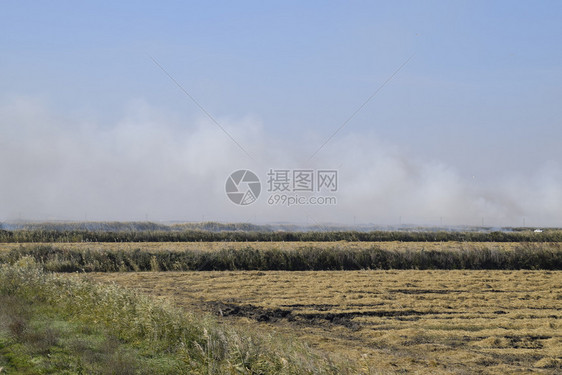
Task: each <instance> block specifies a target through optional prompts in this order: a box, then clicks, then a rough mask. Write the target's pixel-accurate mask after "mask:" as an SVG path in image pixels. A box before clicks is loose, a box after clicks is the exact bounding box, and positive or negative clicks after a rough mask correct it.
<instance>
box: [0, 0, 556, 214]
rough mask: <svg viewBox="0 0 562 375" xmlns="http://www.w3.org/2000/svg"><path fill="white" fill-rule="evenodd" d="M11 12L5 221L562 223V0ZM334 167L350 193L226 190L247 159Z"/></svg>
mask: <svg viewBox="0 0 562 375" xmlns="http://www.w3.org/2000/svg"><path fill="white" fill-rule="evenodd" d="M1 8H2V11H1V12H0V48H1V50H2V54H1V58H0V82H1V83H2V84H1V85H0V109H1V112H0V115H1V117H0V131H1V132H0V137H2V138H4V139H2V138H0V145H5V146H6V145H9V146H7V147H4V148H3V151H2V155H1V156H2V161H1V162H0V171H2V173H3V174H4V175H5V176H7V177H8V178H6V179H5V180H4V181H3V186H4V191H5V192H4V193H3V194H2V196H3V198H4V201H0V219H14V218H17V217H24V218H28V219H80V220H81V219H84V218H88V219H92V220H113V219H115V220H136V219H145V218H149V219H153V220H201V219H202V218H205V219H214V220H222V221H246V220H256V221H260V222H265V221H300V220H301V218H303V217H308V218H309V219H306V220H312V221H314V222H324V221H331V222H333V221H336V222H345V223H347V222H350V221H351V220H352V218H354V217H355V219H353V220H359V221H361V222H373V223H380V224H382V223H395V222H396V221H397V218H398V217H403V218H405V219H401V220H403V221H411V222H414V223H418V224H432V223H435V222H436V220H439V221H443V220H444V219H443V217H445V218H446V219H445V221H446V222H448V223H450V224H467V225H473V224H477V223H480V222H481V221H482V218H485V220H486V221H487V222H488V223H490V225H492V224H493V225H520V224H521V223H522V220H523V219H522V218H523V217H525V218H526V223H530V224H533V223H534V224H536V225H562V218H561V217H560V215H559V212H562V211H561V210H562V193H561V192H560V189H561V188H562V178H561V174H562V170H561V168H562V166H561V164H560V161H561V160H562V151H561V149H560V147H559V145H558V142H559V140H560V139H562V126H561V125H562V124H561V120H560V119H561V118H562V103H561V101H562V48H560V43H561V41H562V26H561V25H562V22H560V20H561V19H562V4H561V3H560V2H557V1H539V2H527V1H467V2H461V1H424V2H417V1H416V2H414V1H393V2H374V1H356V2H317V1H310V2H287V1H283V2H267V3H264V2H159V3H156V2H155V3H147V2H96V3H92V4H76V3H75V2H66V1H53V2H48V3H47V2H45V3H36V2H25V1H18V2H15V1H13V2H12V1H5V2H2V4H1ZM412 55H413V58H412V59H411V60H410V61H409V62H408V64H407V65H406V66H405V67H404V68H403V69H402V70H401V71H400V72H399V73H398V74H397V75H396V76H395V77H394V78H393V79H392V80H391V81H390V82H389V83H388V84H387V85H385V86H384V88H383V89H382V90H381V91H380V92H379V93H378V94H377V95H376V96H375V97H374V98H373V100H372V101H370V102H369V103H368V104H367V105H366V106H365V107H364V108H363V109H362V110H361V111H360V112H359V113H358V114H357V115H356V116H355V117H354V118H353V119H352V120H351V121H350V122H349V123H348V124H347V126H346V127H344V128H343V129H342V130H341V131H340V132H339V133H338V134H337V135H336V136H335V137H334V138H333V139H332V141H331V142H329V143H328V144H327V145H326V146H325V147H324V148H323V149H322V151H321V152H320V153H319V154H318V156H317V157H316V158H315V160H314V163H310V161H308V156H309V155H310V154H311V153H312V152H314V150H316V149H317V148H318V147H319V146H320V145H321V144H322V143H323V142H324V140H325V139H326V138H327V137H328V136H330V135H331V134H332V133H333V132H334V131H335V130H336V129H337V128H338V127H339V126H341V125H342V123H343V122H344V121H345V120H346V119H347V118H349V116H350V115H351V114H352V113H353V112H354V111H355V110H356V109H357V108H358V107H359V106H360V105H361V104H362V103H363V102H364V101H365V100H366V99H367V98H368V97H369V96H370V95H371V94H373V92H375V90H376V89H377V88H378V87H380V85H381V84H382V83H383V82H384V81H385V80H386V79H388V78H389V77H390V76H391V75H392V73H393V72H395V71H396V69H397V68H398V67H399V66H400V65H401V64H403V63H404V62H405V61H406V60H407V59H408V58H409V57H410V56H412ZM150 56H153V57H154V58H155V59H156V60H158V61H159V62H160V63H161V64H162V65H163V66H164V67H165V69H166V70H167V71H168V72H169V73H170V74H171V75H172V76H173V77H174V78H175V79H176V80H177V81H178V82H179V83H181V85H182V86H183V87H184V88H185V89H186V90H187V91H188V92H189V93H190V94H191V95H193V97H195V98H196V99H197V101H198V102H200V103H201V105H202V106H203V107H204V108H205V109H206V110H207V111H208V112H209V113H211V114H212V115H213V117H215V118H217V119H218V120H219V122H220V123H221V125H223V126H224V127H225V128H226V129H227V130H228V131H229V133H230V134H232V136H233V137H234V138H235V139H237V141H239V142H240V144H242V145H243V146H244V148H246V149H247V150H248V151H249V152H250V154H252V155H254V159H253V160H252V159H249V158H247V156H246V155H245V154H244V153H242V152H241V151H240V150H239V149H237V147H236V146H234V147H233V148H231V146H226V145H227V143H228V142H230V140H229V139H228V138H227V137H226V135H225V134H224V133H222V132H221V130H220V129H218V127H216V126H215V124H213V123H212V122H211V121H209V119H208V118H207V117H206V116H205V115H204V114H203V113H202V112H201V111H200V110H199V109H198V108H197V106H195V105H194V104H193V103H192V102H191V101H190V100H189V98H187V97H186V96H185V95H184V94H183V93H182V92H181V91H180V90H179V89H178V88H177V87H176V86H174V84H173V83H172V82H171V81H170V80H169V79H168V78H167V77H166V76H165V75H164V74H163V72H162V71H161V70H160V69H159V68H158V67H157V66H156V65H155V64H154V63H153V62H152V60H151V59H150ZM170 142H172V143H174V145H173V146H170V144H171V143H170ZM224 142H226V143H224ZM188 146H190V147H191V149H190V150H186V149H185V148H186V147H188ZM198 147H200V148H201V150H199V149H198ZM42 163H44V164H42ZM151 163H154V164H155V167H154V169H155V170H152V169H151V170H148V169H147V168H146V167H145V166H146V165H151ZM162 165H166V166H167V167H161V166H162ZM332 166H333V168H336V167H337V168H340V175H341V178H340V179H341V184H342V186H341V191H340V196H339V198H340V199H339V202H338V205H337V206H336V207H330V208H325V207H324V208H318V207H310V208H309V209H306V210H304V211H306V212H304V211H303V209H302V208H301V207H297V208H294V209H289V208H286V209H277V208H275V207H269V206H267V205H266V204H265V203H264V202H257V204H256V205H253V206H252V207H236V206H232V204H231V203H230V202H228V201H227V200H225V197H224V194H221V193H220V189H223V186H222V185H223V184H224V181H225V180H226V178H227V176H228V173H229V171H232V170H235V169H240V168H250V169H252V168H253V169H255V170H256V171H258V172H261V171H266V170H267V169H268V168H300V167H307V168H317V167H318V168H320V167H330V168H332ZM182 171H183V172H182ZM258 172H257V173H258ZM258 174H259V173H258ZM182 185H187V186H183V187H182V188H180V187H178V186H182ZM39 186H42V188H40V187H39ZM210 186H213V188H212V189H210ZM210 190H212V192H210ZM397 192H400V193H397ZM194 196H197V197H198V198H197V199H195V198H193V197H194ZM179 202H181V204H180V203H179Z"/></svg>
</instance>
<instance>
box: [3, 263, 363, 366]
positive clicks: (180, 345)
mask: <svg viewBox="0 0 562 375" xmlns="http://www.w3.org/2000/svg"><path fill="white" fill-rule="evenodd" d="M0 368H1V369H2V370H1V371H2V373H7V374H15V373H17V374H52V373H56V374H156V373H165V374H185V373H190V374H223V373H229V374H230V373H232V374H339V373H351V372H353V370H352V369H351V368H350V367H349V366H347V365H345V366H344V365H338V364H335V363H333V362H332V361H331V360H330V359H329V358H327V357H324V356H322V355H320V354H317V353H315V352H313V351H312V350H311V349H310V348H308V347H307V346H306V345H304V344H301V343H299V342H297V341H295V340H289V339H287V338H283V337H273V336H268V335H263V334H262V333H259V332H254V333H252V332H244V333H241V332H238V331H237V330H236V329H235V328H233V327H226V326H224V325H221V324H218V323H217V322H216V321H214V320H213V319H212V318H209V317H201V316H192V315H190V314H187V313H185V312H184V311H181V310H177V309H174V308H172V307H170V306H166V305H162V304H161V303H156V302H154V301H153V300H151V299H149V298H148V297H143V296H141V295H139V294H136V293H134V292H132V291H130V290H127V289H123V288H119V287H117V286H115V285H109V286H108V285H99V284H94V283H91V282H88V281H85V280H81V279H78V278H74V277H68V276H66V277H65V276H61V275H55V274H50V273H46V272H44V271H43V270H42V269H41V268H40V267H39V266H38V265H37V264H36V263H35V261H34V260H33V259H31V258H22V259H20V260H19V261H18V262H17V263H16V264H14V265H11V266H9V265H3V266H1V267H0Z"/></svg>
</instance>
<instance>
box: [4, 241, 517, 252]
mask: <svg viewBox="0 0 562 375" xmlns="http://www.w3.org/2000/svg"><path fill="white" fill-rule="evenodd" d="M40 245H45V246H52V247H56V248H60V249H68V250H112V251H115V250H125V251H126V250H136V249H141V250H143V251H186V250H196V251H217V250H221V249H243V248H248V247H250V248H253V249H257V250H267V249H280V250H296V249H302V248H321V249H326V248H328V249H331V248H337V249H341V250H355V249H369V248H372V247H378V248H381V249H384V250H398V251H400V250H406V249H408V250H412V249H415V250H425V251H429V250H459V249H490V250H511V249H513V248H514V247H516V246H520V245H521V243H519V242H456V241H449V242H400V241H393V242H349V241H338V242H71V243H66V242H56V243H53V242H49V243H0V251H9V250H11V249H20V248H34V247H37V246H40Z"/></svg>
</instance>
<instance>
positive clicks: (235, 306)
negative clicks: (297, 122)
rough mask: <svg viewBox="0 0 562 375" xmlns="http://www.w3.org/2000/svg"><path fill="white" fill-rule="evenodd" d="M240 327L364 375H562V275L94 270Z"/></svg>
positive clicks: (105, 278) (98, 278)
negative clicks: (293, 338) (276, 335)
mask: <svg viewBox="0 0 562 375" xmlns="http://www.w3.org/2000/svg"><path fill="white" fill-rule="evenodd" d="M85 277H88V278H92V279H94V280H96V281H102V282H115V283H117V284H120V285H123V286H126V287H130V288H135V289H140V290H141V291H143V292H145V293H147V294H149V295H153V296H160V297H161V298H163V299H166V300H169V301H171V302H172V303H174V304H176V305H178V306H182V307H185V308H187V309H189V310H201V311H206V312H212V313H214V314H216V315H218V316H222V317H223V318H224V319H225V321H227V322H231V323H234V324H237V325H242V326H243V325H252V326H255V325H259V326H260V328H261V329H263V330H266V331H267V332H282V333H291V334H293V335H294V334H297V335H298V336H299V337H301V338H302V339H304V340H305V341H307V342H309V343H310V344H311V345H312V346H314V347H317V348H318V349H321V350H324V351H326V352H330V353H335V354H336V355H337V356H342V357H346V358H350V359H352V360H354V361H357V362H358V363H360V364H361V366H362V368H363V370H362V371H363V372H364V373H387V372H388V373H433V374H434V373H460V374H463V373H466V374H468V373H490V374H500V373H529V372H536V373H549V374H554V373H559V372H560V371H561V368H562V323H561V322H562V321H561V319H562V312H561V310H562V272H561V271H527V270H522V271H496V270H493V271H492V270H487V271H475V270H466V271H465V270H455V271H447V270H424V271H417V270H402V271H400V270H386V271H385V270H364V271H305V272H287V271H265V272H264V271H221V272H141V273H94V274H88V275H86V276H85Z"/></svg>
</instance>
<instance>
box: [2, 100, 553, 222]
mask: <svg viewBox="0 0 562 375" xmlns="http://www.w3.org/2000/svg"><path fill="white" fill-rule="evenodd" d="M76 117H78V116H75V118H69V117H66V116H63V115H61V114H59V113H57V112H56V111H55V110H53V109H51V108H50V107H49V106H48V105H47V104H45V103H42V102H41V101H38V100H34V99H30V98H22V97H20V98H11V99H10V100H5V101H4V104H3V105H0V121H1V122H0V132H1V136H0V178H1V181H0V219H3V220H6V219H17V218H23V219H35V220H48V219H71V220H84V219H88V220H144V219H145V218H148V219H149V220H195V221H199V220H219V221H258V222H274V221H275V222H278V221H292V222H300V223H302V222H307V221H308V222H311V223H314V222H335V223H347V224H349V223H351V222H352V221H353V220H356V221H357V222H362V223H368V222H371V223H377V224H396V223H398V221H399V220H400V219H399V217H402V221H403V222H410V223H416V224H439V223H440V222H441V221H442V222H443V223H445V224H451V225H460V224H464V225H479V224H481V219H482V218H484V220H485V224H486V225H521V224H522V218H523V217H525V218H526V220H527V224H529V225H531V224H534V225H553V226H554V225H561V224H562V223H561V221H560V212H562V170H561V168H560V166H559V165H556V164H546V165H545V166H543V167H541V168H539V169H538V170H537V172H536V174H535V175H532V176H524V175H519V176H515V175H509V174H508V175H506V176H502V175H501V174H499V176H498V178H497V179H496V180H495V181H479V180H478V179H475V178H472V176H463V175H462V174H461V173H459V171H458V170H455V168H454V166H452V165H447V163H446V162H445V161H439V160H425V159H423V158H422V157H420V156H417V155H412V154H410V153H409V152H408V151H407V150H403V149H401V148H400V147H398V146H397V145H392V144H388V143H386V142H384V141H383V140H381V139H379V138H377V136H376V135H375V134H353V132H352V129H350V130H349V131H350V132H351V133H348V135H346V136H340V137H336V138H334V140H332V142H331V143H329V144H327V145H326V147H324V148H323V149H322V150H321V151H320V152H319V153H318V155H317V156H316V157H315V158H313V159H312V160H308V158H309V156H310V154H312V152H314V149H315V148H316V147H318V146H319V145H320V144H321V142H320V140H321V139H322V138H321V137H322V136H325V135H314V134H312V135H311V134H309V135H308V136H307V138H306V140H301V141H295V138H296V137H291V136H290V135H287V136H286V137H273V136H272V135H270V134H268V133H267V131H266V127H265V126H264V124H262V123H261V122H260V120H259V118H256V117H252V116H248V117H245V118H220V119H219V122H220V123H221V125H222V126H223V127H224V128H225V129H226V130H227V131H228V132H229V133H230V134H231V135H232V136H233V137H234V138H235V139H236V140H237V141H238V142H239V143H240V144H241V145H242V146H243V147H244V149H245V150H246V151H247V152H249V153H250V154H251V155H252V156H253V159H250V158H249V157H248V156H247V155H246V154H245V153H244V152H243V151H242V150H240V148H239V147H238V146H237V145H236V144H235V143H233V142H232V141H231V140H230V139H229V137H228V136H226V135H225V134H224V133H223V132H222V131H221V130H220V129H218V127H216V125H215V124H213V123H212V122H210V121H209V120H208V119H207V118H204V117H201V119H200V120H198V121H195V122H194V123H192V124H189V123H188V124H186V121H185V120H181V119H179V118H178V116H174V115H172V114H169V113H166V111H163V110H159V109H157V108H154V107H152V106H151V105H149V104H148V103H146V102H144V101H142V100H137V101H133V102H131V103H130V104H129V105H128V107H127V108H126V110H125V115H124V116H123V118H122V119H121V120H119V121H116V122H115V123H113V124H100V123H96V122H95V121H93V120H92V119H88V118H76ZM244 168H249V169H251V170H253V171H254V172H256V173H257V174H258V175H259V176H260V178H261V179H262V183H263V184H262V185H263V186H262V194H264V196H265V191H264V190H265V189H266V187H267V184H266V181H265V179H266V173H267V171H268V170H269V169H270V168H289V169H290V168H333V169H338V170H339V191H338V192H337V193H336V194H335V195H336V197H337V199H338V204H337V205H335V206H328V207H271V206H268V205H267V203H266V201H265V199H264V198H263V197H260V200H259V201H258V202H256V203H255V204H254V205H251V206H247V207H239V206H236V205H234V204H232V203H231V202H229V201H228V199H227V197H226V195H225V193H224V184H225V181H226V178H227V176H228V175H229V174H230V173H231V172H232V171H234V170H237V169H244ZM354 218H355V219H354Z"/></svg>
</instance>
